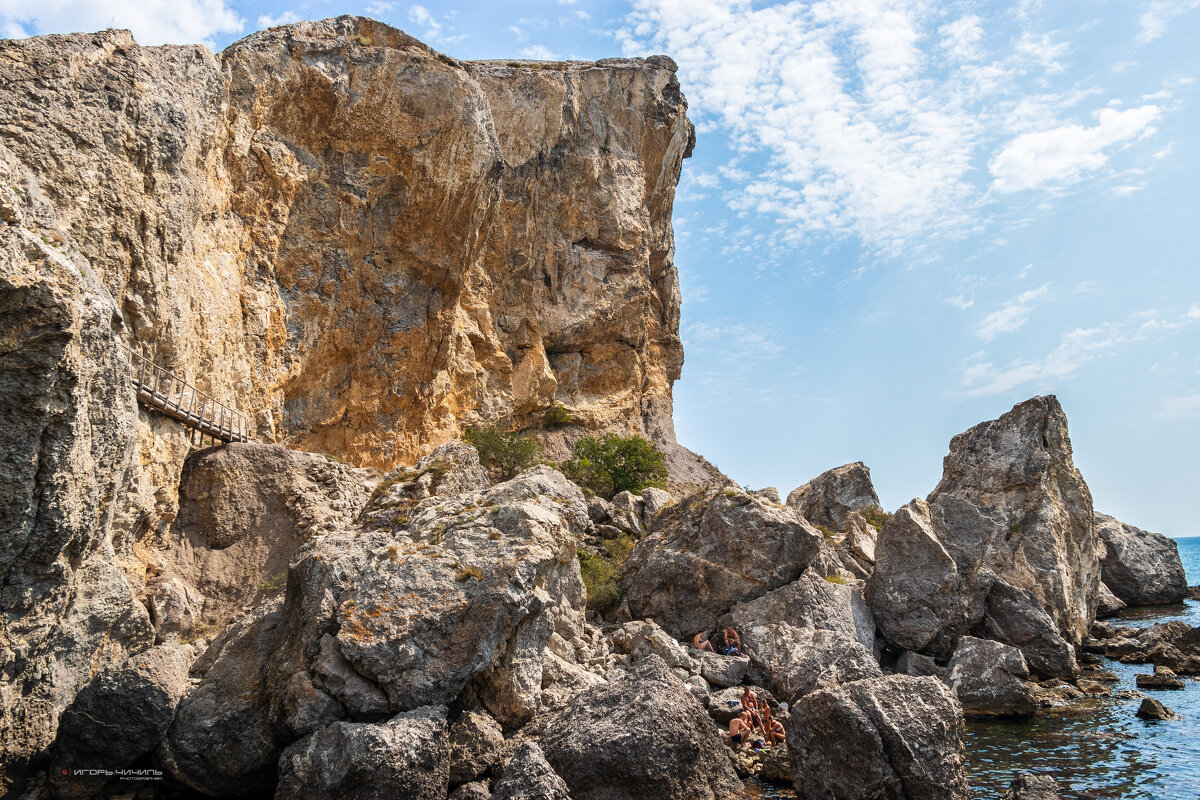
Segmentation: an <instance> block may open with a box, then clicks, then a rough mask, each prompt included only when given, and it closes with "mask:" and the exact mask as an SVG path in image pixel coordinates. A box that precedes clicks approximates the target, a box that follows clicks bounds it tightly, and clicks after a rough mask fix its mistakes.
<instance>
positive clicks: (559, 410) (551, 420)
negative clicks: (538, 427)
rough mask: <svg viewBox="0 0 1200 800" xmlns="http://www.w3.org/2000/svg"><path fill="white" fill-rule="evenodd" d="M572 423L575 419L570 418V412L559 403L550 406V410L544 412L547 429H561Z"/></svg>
mask: <svg viewBox="0 0 1200 800" xmlns="http://www.w3.org/2000/svg"><path fill="white" fill-rule="evenodd" d="M574 421H575V418H574V417H573V416H571V412H570V411H567V407H566V406H564V405H562V404H560V403H555V404H554V405H552V406H550V409H549V410H548V411H547V412H546V427H548V428H561V427H563V426H564V425H570V424H571V423H573V422H574Z"/></svg>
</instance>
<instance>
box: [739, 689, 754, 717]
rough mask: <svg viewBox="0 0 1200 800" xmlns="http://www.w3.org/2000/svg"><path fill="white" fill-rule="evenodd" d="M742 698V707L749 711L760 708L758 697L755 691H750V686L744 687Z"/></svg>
mask: <svg viewBox="0 0 1200 800" xmlns="http://www.w3.org/2000/svg"><path fill="white" fill-rule="evenodd" d="M741 700H742V708H744V709H746V710H747V711H757V710H758V698H757V697H756V696H755V694H754V692H752V691H750V687H749V686H746V687H744V688H743V689H742V698H741Z"/></svg>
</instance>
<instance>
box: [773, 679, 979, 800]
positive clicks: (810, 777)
mask: <svg viewBox="0 0 1200 800" xmlns="http://www.w3.org/2000/svg"><path fill="white" fill-rule="evenodd" d="M791 716H792V724H791V725H790V726H789V728H788V739H787V742H788V749H789V750H790V752H791V755H792V766H793V768H794V770H795V780H796V783H795V787H796V796H797V797H798V798H801V800H809V799H810V798H811V800H818V798H820V799H821V800H824V798H828V797H837V798H843V799H844V800H875V799H876V798H882V797H886V798H894V799H895V800H942V799H944V800H968V798H969V797H970V794H969V792H968V789H967V780H966V775H965V773H964V772H963V716H962V709H961V708H960V707H959V705H958V702H957V701H956V700H955V699H954V696H953V695H952V694H951V693H950V691H949V690H948V689H947V688H946V686H945V685H944V684H943V683H942V682H941V681H939V680H937V679H936V678H910V677H907V676H902V675H891V676H888V677H885V678H875V679H872V680H863V681H857V682H855V683H850V684H847V685H845V686H838V687H836V688H832V689H822V690H820V691H816V692H813V693H812V694H809V695H807V696H805V697H804V698H802V699H801V700H800V701H798V702H797V703H796V704H795V705H793V706H792V708H791Z"/></svg>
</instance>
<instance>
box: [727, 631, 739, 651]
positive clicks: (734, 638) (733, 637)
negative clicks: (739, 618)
mask: <svg viewBox="0 0 1200 800" xmlns="http://www.w3.org/2000/svg"><path fill="white" fill-rule="evenodd" d="M741 654H742V637H740V636H738V635H737V631H735V630H734V629H733V628H726V629H725V655H727V656H740V655H741Z"/></svg>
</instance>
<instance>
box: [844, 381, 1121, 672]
mask: <svg viewBox="0 0 1200 800" xmlns="http://www.w3.org/2000/svg"><path fill="white" fill-rule="evenodd" d="M1097 541H1098V540H1097V537H1096V534H1095V530H1094V528H1093V526H1092V500H1091V494H1090V492H1089V491H1088V488H1087V485H1086V484H1085V483H1084V482H1083V478H1082V477H1081V476H1080V474H1079V471H1078V470H1077V469H1076V468H1075V465H1074V463H1073V461H1072V459H1071V442H1070V438H1069V436H1068V433H1067V420H1066V416H1065V415H1064V414H1063V411H1062V408H1061V406H1059V404H1058V401H1057V400H1056V399H1055V398H1054V397H1053V396H1047V397H1036V398H1033V399H1032V400H1028V401H1026V402H1024V403H1020V404H1018V405H1017V406H1014V407H1013V409H1012V410H1011V411H1009V412H1008V413H1007V414H1005V415H1004V416H1002V417H1001V418H1000V419H998V420H993V421H991V422H985V423H983V424H981V425H977V426H976V427H974V428H972V429H971V430H969V431H967V432H965V433H962V434H959V435H958V436H956V437H954V439H953V441H952V442H951V444H950V454H949V455H948V456H947V457H946V460H945V465H944V469H943V474H942V480H941V482H940V483H939V484H938V486H937V488H936V489H934V491H933V493H932V494H930V496H929V499H928V502H925V501H921V500H914V501H913V502H912V503H909V504H908V505H907V506H905V507H904V508H902V509H901V510H900V511H899V512H897V513H896V514H895V515H894V516H893V517H892V518H891V519H890V520H889V521H888V522H887V524H885V526H884V528H883V531H882V533H881V534H880V537H879V541H878V543H877V547H876V559H877V560H876V567H875V572H874V573H873V574H872V576H871V578H870V579H869V580H868V581H867V586H866V592H865V594H866V597H867V602H868V603H869V604H870V606H871V608H872V610H873V611H874V613H875V619H876V622H877V623H878V625H879V628H880V632H881V633H882V634H883V635H884V636H885V637H886V638H887V639H888V640H889V641H890V642H891V643H892V644H894V645H896V646H897V647H901V648H904V649H908V650H913V651H915V652H922V653H926V654H927V655H932V656H934V657H936V658H948V657H949V656H950V654H951V653H952V652H953V650H954V647H955V645H956V644H957V642H958V638H959V637H960V636H962V635H963V634H966V633H968V632H972V631H976V630H980V629H984V630H985V631H986V635H987V636H988V637H989V638H995V639H998V640H1000V641H1004V642H1006V643H1008V644H1012V645H1013V646H1015V647H1018V648H1020V649H1021V650H1022V652H1023V653H1024V655H1025V658H1026V661H1027V662H1028V664H1029V667H1030V669H1032V670H1034V671H1036V672H1039V673H1042V674H1046V675H1055V676H1062V677H1073V676H1074V674H1075V673H1076V671H1077V667H1076V665H1075V663H1074V651H1073V645H1075V644H1079V643H1080V642H1082V640H1083V638H1084V636H1085V635H1086V633H1087V628H1088V625H1089V624H1090V623H1091V621H1092V620H1093V619H1094V617H1095V610H1096V589H1097V584H1098V580H1099V561H1098V559H1097V556H1096V553H1097V549H1098V545H1097Z"/></svg>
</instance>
